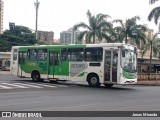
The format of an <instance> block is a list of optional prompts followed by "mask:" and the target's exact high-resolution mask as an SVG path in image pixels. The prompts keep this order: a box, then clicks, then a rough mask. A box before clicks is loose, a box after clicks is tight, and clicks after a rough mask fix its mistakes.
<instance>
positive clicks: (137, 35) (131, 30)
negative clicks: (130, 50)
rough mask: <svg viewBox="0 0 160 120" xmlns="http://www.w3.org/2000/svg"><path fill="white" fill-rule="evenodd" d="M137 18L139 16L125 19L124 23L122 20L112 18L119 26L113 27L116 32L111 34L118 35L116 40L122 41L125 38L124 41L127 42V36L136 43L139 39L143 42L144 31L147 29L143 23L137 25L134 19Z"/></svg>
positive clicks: (138, 42)
mask: <svg viewBox="0 0 160 120" xmlns="http://www.w3.org/2000/svg"><path fill="white" fill-rule="evenodd" d="M139 19H140V18H139V16H135V17H132V18H130V19H127V20H126V21H125V23H123V21H122V20H119V19H118V20H114V21H113V23H114V22H116V23H120V26H117V27H115V28H114V30H115V31H116V32H115V34H113V36H117V35H118V38H117V41H120V42H122V41H123V40H125V42H126V43H127V42H128V37H130V38H131V39H132V40H134V41H135V43H136V44H137V45H138V44H140V40H142V41H144V42H145V31H146V30H147V28H146V27H145V26H144V25H138V24H137V23H136V21H137V20H139ZM117 33H118V34H117ZM115 38H116V37H115Z"/></svg>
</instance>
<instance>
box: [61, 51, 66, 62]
mask: <svg viewBox="0 0 160 120" xmlns="http://www.w3.org/2000/svg"><path fill="white" fill-rule="evenodd" d="M67 59H68V53H67V49H63V50H62V51H61V60H62V61H66V60H67Z"/></svg>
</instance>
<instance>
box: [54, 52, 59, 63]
mask: <svg viewBox="0 0 160 120" xmlns="http://www.w3.org/2000/svg"><path fill="white" fill-rule="evenodd" d="M59 57H60V56H59V53H58V52H55V53H54V60H55V65H60V60H59Z"/></svg>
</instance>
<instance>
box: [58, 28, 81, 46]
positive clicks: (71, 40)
mask: <svg viewBox="0 0 160 120" xmlns="http://www.w3.org/2000/svg"><path fill="white" fill-rule="evenodd" d="M79 34H80V31H78V30H76V31H74V30H73V28H70V29H68V30H67V31H63V32H61V33H60V43H61V44H77V43H81V41H78V35H79Z"/></svg>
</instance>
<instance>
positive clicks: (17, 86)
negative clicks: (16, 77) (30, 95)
mask: <svg viewBox="0 0 160 120" xmlns="http://www.w3.org/2000/svg"><path fill="white" fill-rule="evenodd" d="M1 84H5V85H9V86H14V87H16V88H29V87H26V86H21V85H16V84H15V83H1Z"/></svg>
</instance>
